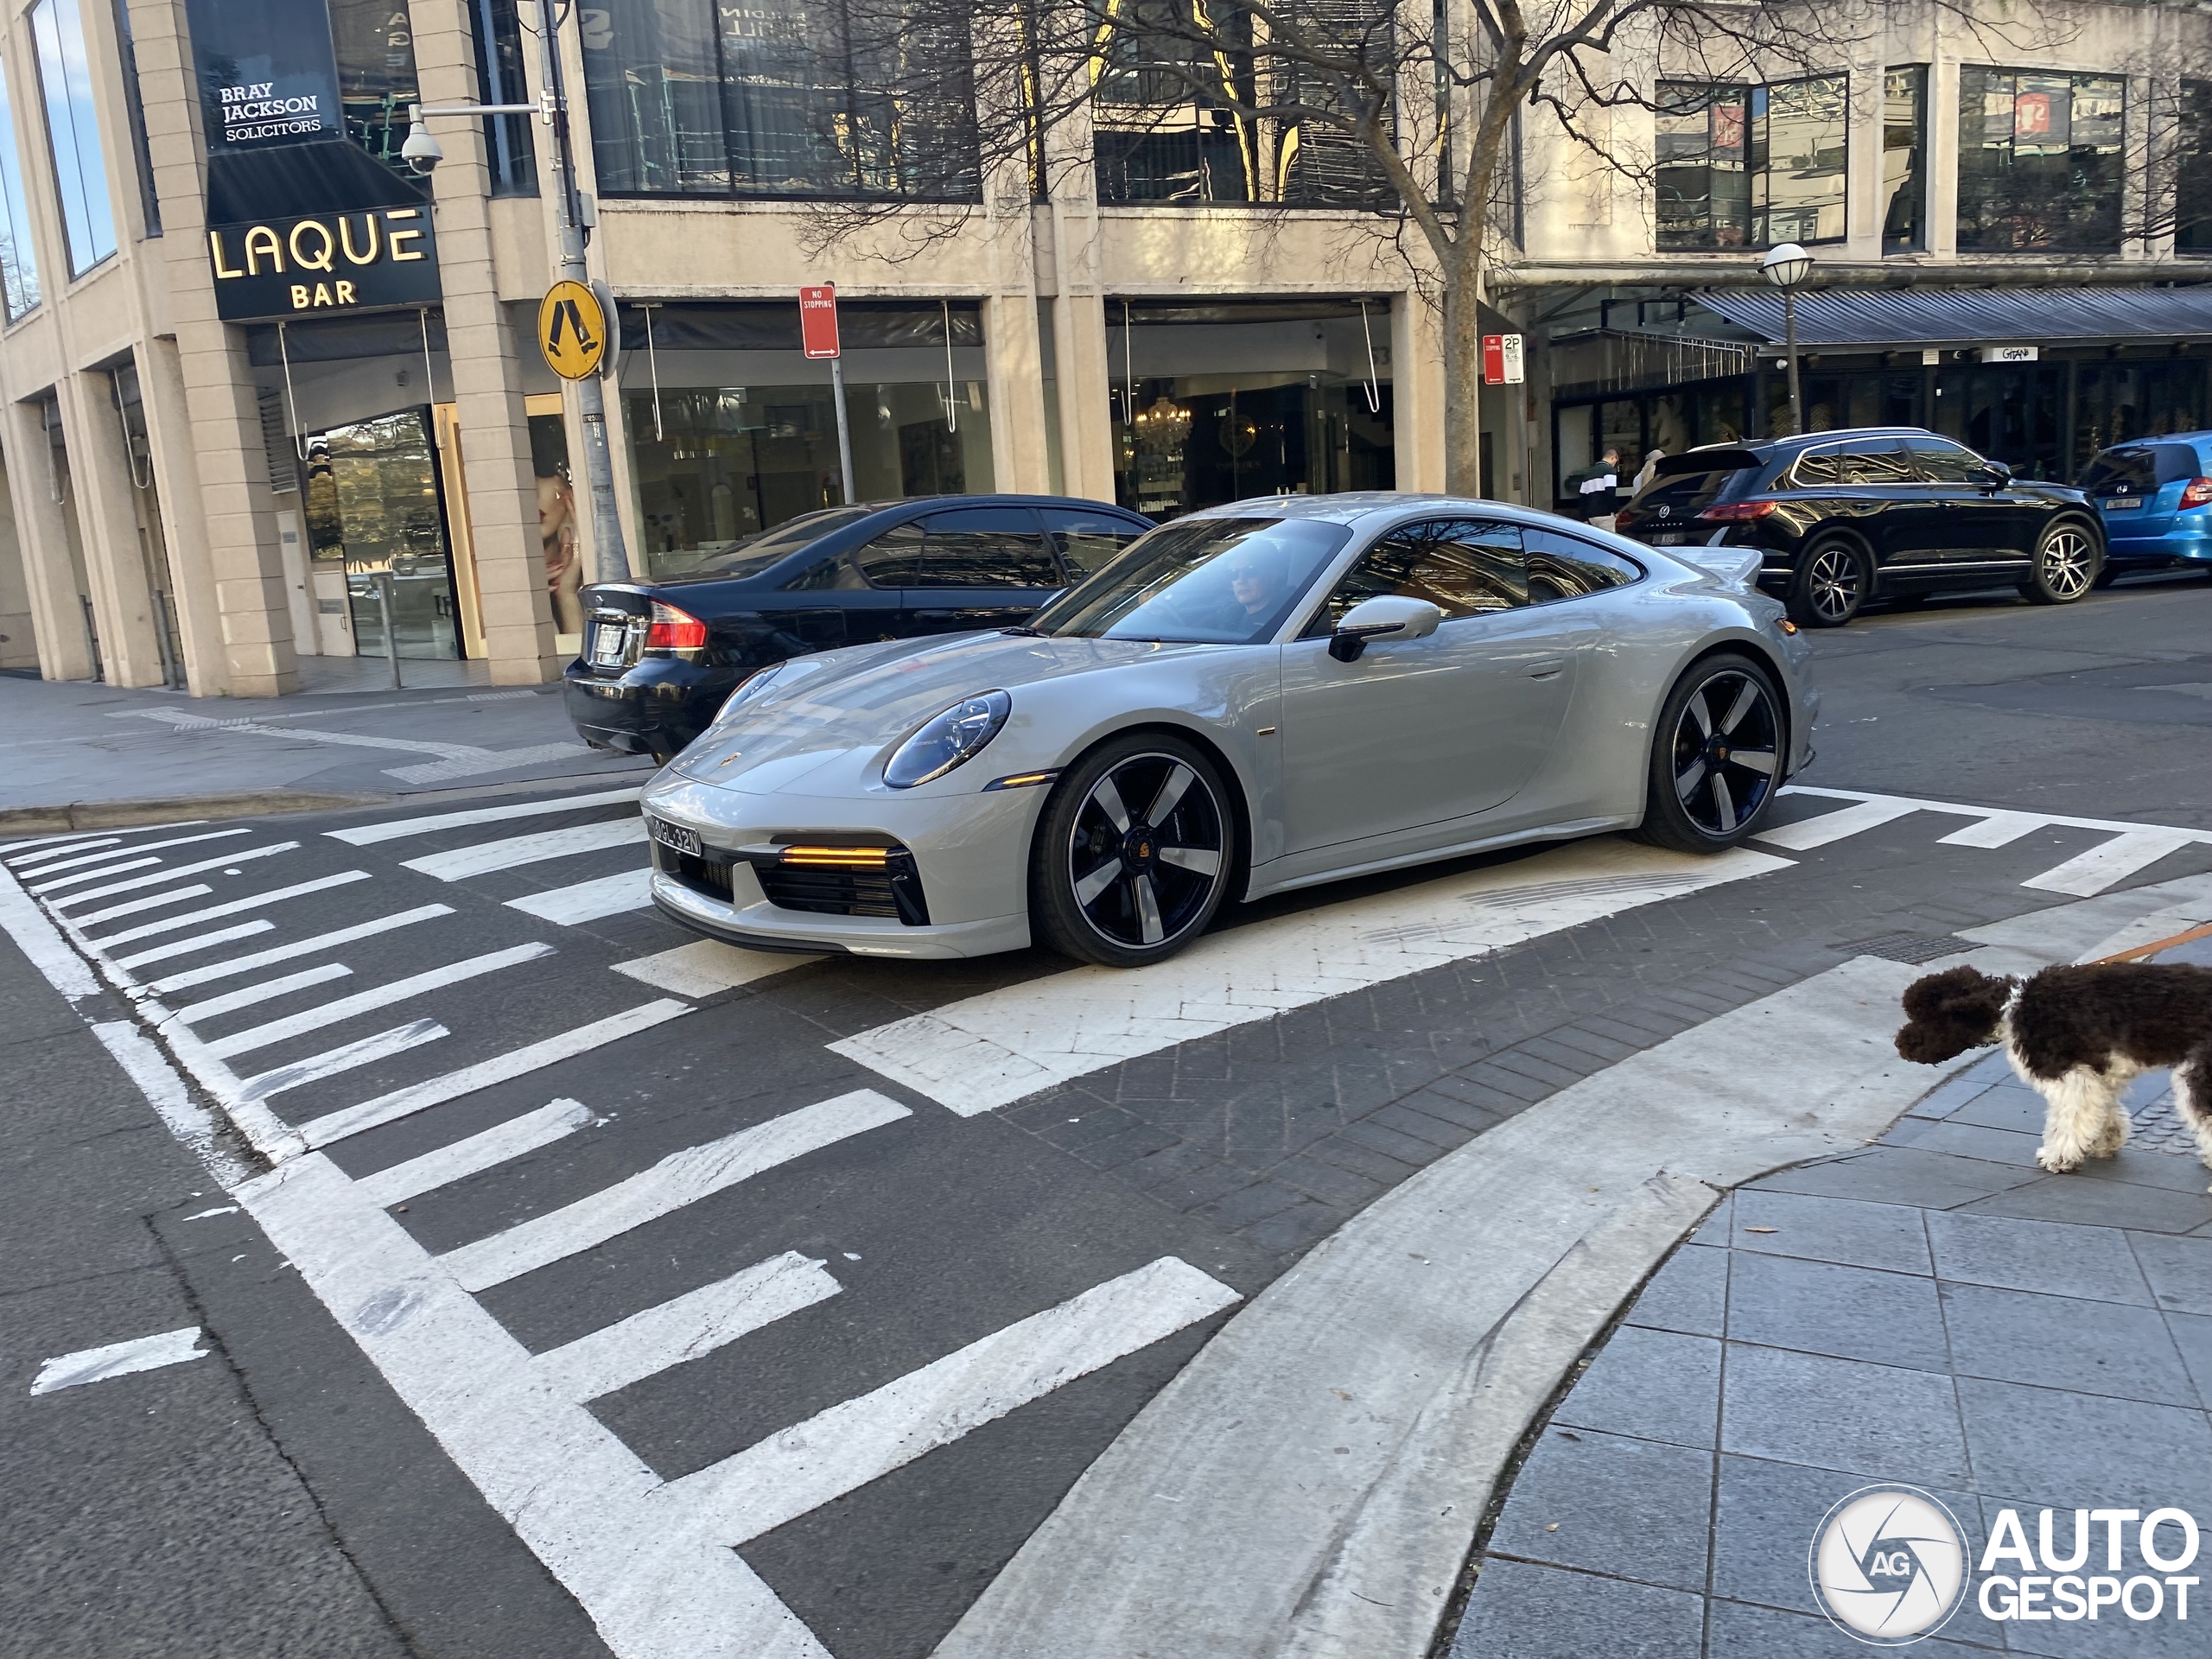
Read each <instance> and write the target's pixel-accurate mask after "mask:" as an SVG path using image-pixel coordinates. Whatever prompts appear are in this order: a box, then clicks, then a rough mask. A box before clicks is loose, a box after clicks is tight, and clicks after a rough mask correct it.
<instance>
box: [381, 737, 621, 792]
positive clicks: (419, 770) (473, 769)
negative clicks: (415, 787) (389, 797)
mask: <svg viewBox="0 0 2212 1659" xmlns="http://www.w3.org/2000/svg"><path fill="white" fill-rule="evenodd" d="M589 753H591V748H590V746H589V745H588V744H583V743H536V744H532V745H531V747H528V748H523V749H479V750H478V751H477V752H476V753H474V754H459V755H455V756H454V757H453V758H452V759H451V760H426V761H424V762H423V763H422V764H421V765H420V766H386V767H385V769H384V775H385V777H387V778H397V779H399V781H400V782H402V783H403V784H437V783H444V782H446V781H448V780H449V779H455V778H480V777H482V776H484V774H486V772H512V771H513V770H514V769H515V768H516V767H517V766H537V765H540V764H542V763H543V762H544V761H547V760H569V759H571V758H572V757H574V756H575V755H580V754H589Z"/></svg>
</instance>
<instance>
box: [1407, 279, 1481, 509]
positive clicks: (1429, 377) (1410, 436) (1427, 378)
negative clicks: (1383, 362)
mask: <svg viewBox="0 0 2212 1659" xmlns="http://www.w3.org/2000/svg"><path fill="white" fill-rule="evenodd" d="M1481 391H1482V388H1481V387H1480V386H1479V385H1473V386H1465V387H1460V388H1457V389H1456V390H1454V389H1452V388H1447V387H1446V385H1445V384H1444V327H1443V319H1442V318H1441V317H1440V316H1439V315H1437V314H1436V313H1435V312H1434V311H1433V310H1432V309H1430V308H1429V306H1428V304H1427V302H1426V301H1424V300H1423V299H1422V298H1421V296H1420V295H1418V294H1414V293H1411V292H1408V293H1402V294H1394V295H1392V296H1390V423H1391V436H1392V448H1393V450H1394V451H1395V460H1396V461H1397V467H1398V487H1399V488H1400V489H1402V490H1441V489H1442V488H1443V487H1444V400H1445V398H1446V396H1447V395H1456V396H1463V397H1466V398H1467V400H1468V401H1469V403H1470V404H1478V402H1479V395H1480V393H1481Z"/></svg>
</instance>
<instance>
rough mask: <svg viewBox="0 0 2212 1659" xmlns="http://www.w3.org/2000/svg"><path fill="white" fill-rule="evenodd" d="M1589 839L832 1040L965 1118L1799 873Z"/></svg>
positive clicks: (1740, 852)
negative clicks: (1753, 879)
mask: <svg viewBox="0 0 2212 1659" xmlns="http://www.w3.org/2000/svg"><path fill="white" fill-rule="evenodd" d="M1787 868H1789V861H1788V860H1786V859H1780V858H1774V857H1770V856H1769V855H1767V854H1764V853H1758V852H1751V851H1748V850H1745V849H1737V850H1735V851H1733V852H1727V853H1722V854H1719V855H1717V856H1715V857H1712V858H1697V857H1692V856H1690V855H1686V854H1680V853H1669V852H1663V851H1662V850H1660V849H1657V848H1651V847H1643V846H1640V845H1637V844H1636V843H1633V842H1624V841H1617V840H1610V839H1609V840H1603V841H1587V842H1578V843H1576V844H1575V845H1573V846H1572V847H1566V848H1561V849H1558V850H1557V851H1554V852H1548V853H1540V854H1538V855H1535V857H1532V858H1526V859H1522V860H1520V861H1516V862H1515V863H1512V864H1510V865H1503V866H1498V867H1495V868H1490V869H1486V870H1478V871H1473V872H1470V873H1465V874H1457V875H1447V876H1445V877H1443V878H1441V879H1440V880H1433V881H1424V882H1422V883H1421V884H1419V885H1418V886H1414V887H1402V888H1400V889H1398V890H1397V891H1395V892H1392V893H1377V894H1375V895H1373V896H1372V897H1369V898H1364V899H1348V900H1345V901H1344V902H1343V903H1340V904H1335V905H1327V906H1316V907H1315V908H1313V909H1312V910H1308V911H1302V912H1295V913H1294V914H1290V915H1286V916H1279V917H1276V918H1274V919H1273V920H1271V921H1265V922H1255V923H1254V924H1252V925H1249V926H1246V927H1234V928H1230V929H1227V930H1225V931H1222V932H1219V933H1215V934H1211V935H1209V936H1207V937H1206V938H1202V939H1200V940H1198V943H1197V944H1193V945H1192V946H1191V947H1190V949H1188V950H1185V951H1184V952H1183V953H1182V954H1181V955H1179V956H1176V957H1170V958H1169V959H1168V960H1167V961H1166V962H1163V963H1156V964H1154V966H1152V967H1149V968H1140V969H1118V968H1078V969H1074V970H1073V971H1071V972H1069V973H1064V974H1054V975H1052V976H1048V977H1046V978H1044V979H1038V980H1032V981H1028V982H1025V983H1022V984H1018V985H1010V986H1007V988H1005V989H1003V990H997V991H988V992H986V993H984V994H983V995H981V996H971V997H968V998H965V999H964V1000H963V1001H957V1002H952V1003H948V1004H947V1005H946V1006H945V1007H941V1008H938V1009H937V1010H935V1011H934V1012H933V1013H930V1014H915V1015H912V1016H911V1017H909V1018H907V1019H905V1020H895V1021H893V1023H892V1024H890V1025H887V1026H879V1027H875V1028H874V1030H872V1031H864V1032H862V1033H860V1034H859V1035H857V1036H855V1037H850V1038H847V1039H844V1040H843V1041H841V1042H836V1043H832V1044H830V1045H829V1049H830V1051H831V1052H833V1053H837V1054H842V1055H844V1056H845V1057H846V1058H849V1059H853V1060H857V1061H858V1062H859V1063H860V1064H861V1065H865V1066H869V1067H871V1068H873V1069H874V1070H875V1071H880V1072H881V1073H882V1074H883V1075H884V1076H885V1077H892V1078H895V1079H896V1080H897V1081H899V1082H900V1083H903V1084H906V1085H907V1086H908V1087H910V1088H913V1089H918V1090H921V1092H922V1093H924V1094H925V1095H927V1096H930V1097H931V1099H932V1100H935V1101H938V1103H941V1104H943V1105H944V1106H947V1107H949V1108H950V1109H952V1110H953V1111H956V1112H958V1113H960V1114H961V1115H962V1116H973V1115H974V1114H976V1113H977V1112H986V1111H989V1110H991V1109H994V1108H996V1107H1000V1106H1005V1105H1008V1104H1010V1103H1013V1102H1014V1101H1017V1100H1020V1099H1021V1098H1022V1097H1023V1096H1027V1095H1033V1094H1035V1093H1036V1092H1038V1091H1039V1090H1042V1089H1047V1088H1050V1087H1052V1085H1054V1084H1061V1083H1065V1082H1067V1081H1068V1080H1069V1079H1071V1078H1073V1077H1082V1076H1084V1074H1085V1073H1087V1072H1091V1071H1098V1070H1100V1069H1102V1068H1103V1067H1105V1066H1109V1065H1117V1064H1118V1063H1120V1062H1121V1061H1122V1060H1125V1059H1129V1058H1134V1057H1135V1056H1137V1055H1141V1054H1150V1053H1154V1052H1157V1051H1159V1050H1160V1049H1164V1048H1170V1047H1173V1046H1174V1045H1176V1044H1177V1043H1183V1042H1189V1041H1191V1040H1192V1039H1195V1038H1200V1037H1209V1036H1211V1035H1212V1034H1213V1033H1216V1032H1219V1031H1225V1030H1228V1029H1229V1028H1230V1027H1232V1026H1241V1025H1248V1024H1250V1023H1252V1022H1253V1021H1255V1020H1268V1019H1272V1018H1274V1016H1275V1015H1276V1014H1281V1013H1282V1012H1284V1011H1285V1010H1287V1009H1290V1008H1296V1007H1305V1006H1306V1004H1308V1003H1311V1002H1319V1001H1323V1000H1324V999H1325V998H1328V997H1332V996H1341V995H1344V994H1345V993H1346V992H1349V991H1356V990H1359V989H1362V988H1364V987H1367V986H1370V985H1379V984H1383V983H1384V982H1388V981H1390V980H1394V979H1400V978H1403V977H1404V976H1407V975H1408V974H1416V973H1420V972H1421V971H1422V970H1423V969H1429V968H1435V967H1440V966H1441V965H1443V964H1444V963H1451V962H1457V961H1459V960H1461V959H1463V958H1465V957H1480V956H1486V955H1489V954H1490V953H1491V952H1493V951H1497V950H1504V949H1505V948H1506V947H1508V946H1509V945H1515V944H1521V943H1522V941H1524V940H1527V939H1532V938H1538V937H1540V936H1541V935H1543V934H1547V933H1555V932H1558V931H1561V930H1563V929H1566V928H1570V927H1574V926H1577V925H1580V924H1582V923H1584V922H1591V921H1595V920H1597V919H1599V918H1601V917H1605V916H1611V915H1615V914H1618V912H1621V911H1624V910H1630V909H1633V908H1635V907H1636V906H1639V905H1648V904H1654V903H1656V902H1658V901H1659V900H1662V899H1674V898H1679V897H1680V896H1681V895H1682V894H1684V893H1694V892H1696V891H1698V890H1700V888H1705V887H1717V886H1719V885H1720V884H1722V883H1724V882H1729V881H1739V880H1744V879H1745V878H1746V877H1749V876H1754V875H1763V874H1767V873H1768V872H1770V871H1773V870H1781V869H1787Z"/></svg>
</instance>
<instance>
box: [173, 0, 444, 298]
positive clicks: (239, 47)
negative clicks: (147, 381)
mask: <svg viewBox="0 0 2212 1659" xmlns="http://www.w3.org/2000/svg"><path fill="white" fill-rule="evenodd" d="M185 10H186V16H187V19H188V22H189V23H190V25H191V29H192V56H193V68H194V75H195V78H196V79H197V81H198V84H199V89H200V123H201V127H202V130H204V132H205V134H206V137H207V258H208V265H209V269H210V270H211V271H212V273H213V277H214V286H215V308H216V314H217V315H219V316H220V317H222V318H223V319H224V320H225V321H232V322H242V321H263V320H267V319H270V318H293V317H307V316H316V315H321V316H327V315H332V314H334V313H342V312H347V311H361V310H371V309H375V308H379V307H386V306H418V305H427V304H435V302H437V300H438V299H439V297H440V295H441V291H442V290H441V289H440V286H439V282H438V261H437V251H436V249H435V245H434V236H433V232H432V227H431V219H430V201H429V195H428V194H427V193H426V192H425V191H424V190H423V188H420V187H419V186H417V185H416V184H415V183H414V182H412V181H410V180H407V179H404V178H402V177H401V176H400V175H397V174H396V173H394V172H393V171H392V170H391V168H387V167H385V166H384V165H382V164H381V163H379V162H378V161H376V160H375V158H373V157H372V156H370V155H369V153H368V152H367V151H366V150H365V149H362V148H361V147H360V146H359V145H358V144H356V143H353V141H352V140H351V139H349V138H348V137H346V118H345V111H344V108H343V106H342V105H341V104H340V87H339V79H338V63H337V54H336V53H335V52H334V49H333V48H332V45H331V33H330V14H329V11H328V9H327V0H186V6H185Z"/></svg>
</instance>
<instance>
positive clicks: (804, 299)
mask: <svg viewBox="0 0 2212 1659" xmlns="http://www.w3.org/2000/svg"><path fill="white" fill-rule="evenodd" d="M798 340H799V344H800V345H801V346H804V347H805V348H806V354H807V355H808V356H809V357H835V356H836V355H837V290H836V289H835V288H834V287H832V286H831V285H830V284H829V283H823V285H822V286H821V287H819V288H802V289H799V291H798Z"/></svg>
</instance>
